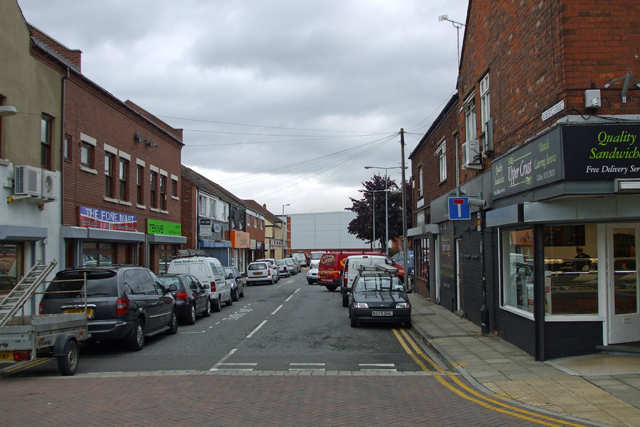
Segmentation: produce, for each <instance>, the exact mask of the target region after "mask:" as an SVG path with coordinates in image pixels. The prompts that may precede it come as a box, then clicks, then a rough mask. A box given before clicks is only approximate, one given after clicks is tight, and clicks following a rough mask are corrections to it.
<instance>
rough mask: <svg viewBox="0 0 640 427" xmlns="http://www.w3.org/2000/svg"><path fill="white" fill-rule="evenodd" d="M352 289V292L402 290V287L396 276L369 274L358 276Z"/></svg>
mask: <svg viewBox="0 0 640 427" xmlns="http://www.w3.org/2000/svg"><path fill="white" fill-rule="evenodd" d="M353 290H354V292H367V291H402V290H404V287H403V286H402V283H401V282H400V280H399V279H398V276H393V277H391V276H382V275H369V276H360V277H358V280H357V281H356V283H355V284H354V289H353Z"/></svg>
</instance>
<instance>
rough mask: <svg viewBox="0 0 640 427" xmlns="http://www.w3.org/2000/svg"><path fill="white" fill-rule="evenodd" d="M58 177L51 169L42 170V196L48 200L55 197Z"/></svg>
mask: <svg viewBox="0 0 640 427" xmlns="http://www.w3.org/2000/svg"><path fill="white" fill-rule="evenodd" d="M57 190H58V179H57V174H56V173H55V172H53V171H48V170H43V171H42V197H44V198H45V199H49V200H52V201H53V200H56V199H57Z"/></svg>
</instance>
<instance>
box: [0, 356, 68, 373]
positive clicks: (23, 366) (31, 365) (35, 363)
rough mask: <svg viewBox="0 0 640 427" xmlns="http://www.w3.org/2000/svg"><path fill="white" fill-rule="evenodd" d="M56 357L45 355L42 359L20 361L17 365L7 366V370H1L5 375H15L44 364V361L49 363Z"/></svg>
mask: <svg viewBox="0 0 640 427" xmlns="http://www.w3.org/2000/svg"><path fill="white" fill-rule="evenodd" d="M55 359H56V358H55V357H43V358H41V359H36V360H30V361H28V362H23V363H18V364H17V365H15V366H12V367H10V368H7V369H5V370H3V371H2V372H1V374H2V375H3V376H8V375H14V374H18V373H20V372H22V371H26V370H27V369H31V368H34V367H36V366H39V365H42V364H44V363H47V362H49V361H51V360H55Z"/></svg>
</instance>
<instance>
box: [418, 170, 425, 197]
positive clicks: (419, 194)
mask: <svg viewBox="0 0 640 427" xmlns="http://www.w3.org/2000/svg"><path fill="white" fill-rule="evenodd" d="M423 179H424V175H423V173H422V165H420V166H418V197H422V196H424V190H423V187H422V180H423Z"/></svg>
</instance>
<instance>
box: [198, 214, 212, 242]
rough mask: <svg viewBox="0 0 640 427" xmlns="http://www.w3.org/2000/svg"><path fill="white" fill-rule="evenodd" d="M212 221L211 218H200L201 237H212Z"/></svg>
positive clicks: (199, 234) (199, 233)
mask: <svg viewBox="0 0 640 427" xmlns="http://www.w3.org/2000/svg"><path fill="white" fill-rule="evenodd" d="M212 222H213V221H211V220H210V219H205V218H200V231H199V232H198V236H199V238H200V239H210V238H211V237H212V234H211V224H212Z"/></svg>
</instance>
